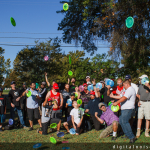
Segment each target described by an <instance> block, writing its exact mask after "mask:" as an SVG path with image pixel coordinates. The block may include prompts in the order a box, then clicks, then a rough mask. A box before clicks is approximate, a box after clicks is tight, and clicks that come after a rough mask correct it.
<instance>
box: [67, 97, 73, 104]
mask: <svg viewBox="0 0 150 150" xmlns="http://www.w3.org/2000/svg"><path fill="white" fill-rule="evenodd" d="M67 104H68V106H72V100H71V98H69V99H68V100H67Z"/></svg>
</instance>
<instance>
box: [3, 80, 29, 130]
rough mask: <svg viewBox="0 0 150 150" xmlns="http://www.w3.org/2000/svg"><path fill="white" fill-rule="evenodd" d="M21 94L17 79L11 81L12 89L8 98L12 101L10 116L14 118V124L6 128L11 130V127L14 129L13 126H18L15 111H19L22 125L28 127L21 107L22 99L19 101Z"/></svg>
mask: <svg viewBox="0 0 150 150" xmlns="http://www.w3.org/2000/svg"><path fill="white" fill-rule="evenodd" d="M20 96H21V94H20V90H19V89H17V88H16V83H15V81H12V82H11V90H10V91H9V94H8V98H9V102H10V105H11V107H10V117H11V119H12V120H13V125H7V126H5V130H10V129H13V128H17V127H16V126H15V119H14V117H15V111H17V113H18V116H19V120H20V123H21V125H22V127H23V128H24V129H26V128H27V127H26V126H25V123H24V119H23V114H22V110H21V107H20V101H19V100H20Z"/></svg>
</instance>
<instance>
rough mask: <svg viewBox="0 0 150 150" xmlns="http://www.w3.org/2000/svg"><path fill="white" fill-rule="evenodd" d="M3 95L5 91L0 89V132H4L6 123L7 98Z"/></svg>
mask: <svg viewBox="0 0 150 150" xmlns="http://www.w3.org/2000/svg"><path fill="white" fill-rule="evenodd" d="M2 94H3V89H2V88H0V132H1V131H3V130H2V124H3V122H4V118H5V114H6V97H5V96H4V95H2Z"/></svg>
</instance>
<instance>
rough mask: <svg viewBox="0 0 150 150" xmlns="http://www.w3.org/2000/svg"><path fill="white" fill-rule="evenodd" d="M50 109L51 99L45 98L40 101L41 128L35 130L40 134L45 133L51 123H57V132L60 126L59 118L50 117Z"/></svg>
mask: <svg viewBox="0 0 150 150" xmlns="http://www.w3.org/2000/svg"><path fill="white" fill-rule="evenodd" d="M52 110H53V105H52V99H51V98H49V99H48V98H46V100H45V101H44V102H43V103H42V117H41V118H42V119H41V120H42V129H41V130H39V129H38V130H37V132H38V133H40V134H42V135H47V134H48V133H47V129H48V126H49V125H50V124H52V123H56V124H57V133H59V130H60V126H61V119H57V118H51V114H52Z"/></svg>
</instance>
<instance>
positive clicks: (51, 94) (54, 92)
mask: <svg viewBox="0 0 150 150" xmlns="http://www.w3.org/2000/svg"><path fill="white" fill-rule="evenodd" d="M58 91H59V87H58V84H57V83H54V84H53V88H52V90H51V91H49V92H48V93H47V95H46V98H52V100H53V102H54V101H55V106H54V107H53V112H52V118H61V116H62V113H61V111H60V110H61V109H62V106H63V96H62V94H61V93H59V92H58ZM60 99H61V103H60Z"/></svg>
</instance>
